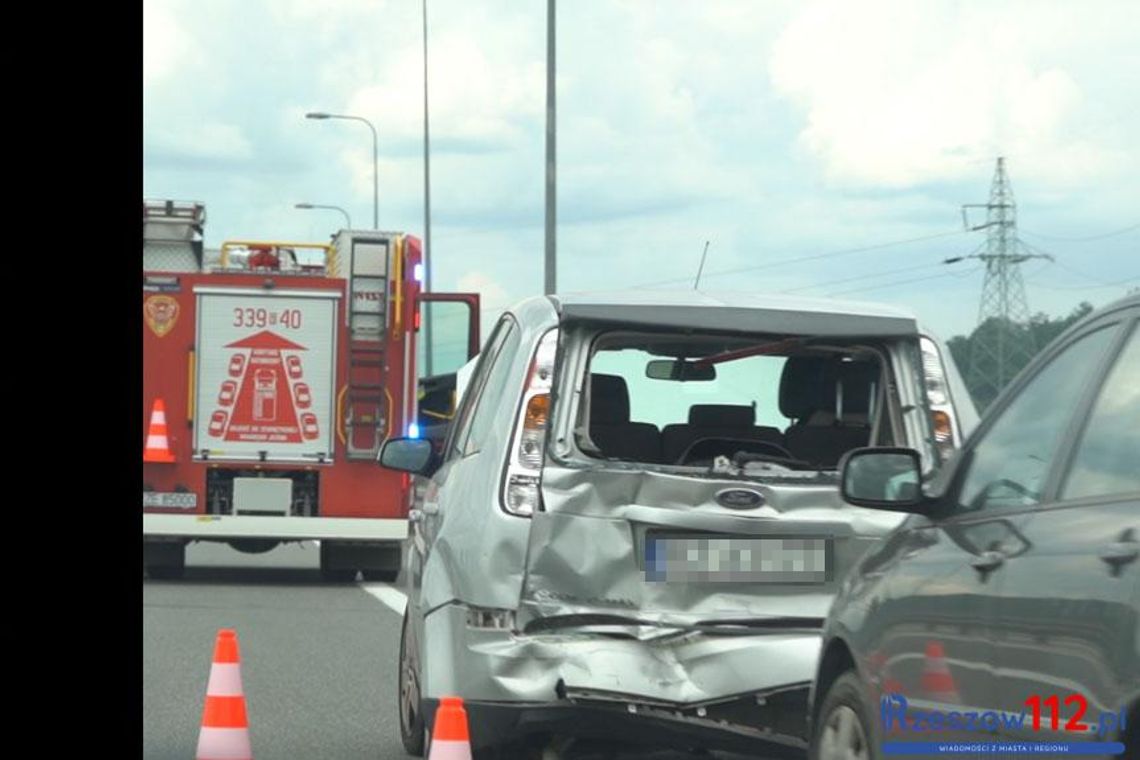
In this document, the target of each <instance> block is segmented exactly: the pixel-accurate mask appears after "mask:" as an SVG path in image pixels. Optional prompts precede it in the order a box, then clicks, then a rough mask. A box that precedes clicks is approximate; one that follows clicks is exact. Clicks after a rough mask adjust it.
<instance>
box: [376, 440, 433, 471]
mask: <svg viewBox="0 0 1140 760" xmlns="http://www.w3.org/2000/svg"><path fill="white" fill-rule="evenodd" d="M434 455H435V450H434V449H433V448H432V445H431V441H428V440H425V439H423V438H392V439H391V440H389V441H387V442H386V443H385V444H384V448H382V449H380V466H381V467H387V468H388V469H389V470H399V471H400V472H410V473H413V474H415V475H426V474H428V471H429V470H430V469H431V465H432V464H433V460H434V459H435V456H434Z"/></svg>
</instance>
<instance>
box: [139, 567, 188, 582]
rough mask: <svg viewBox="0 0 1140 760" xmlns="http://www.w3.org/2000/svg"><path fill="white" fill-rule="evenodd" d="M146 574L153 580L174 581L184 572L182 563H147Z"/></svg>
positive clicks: (184, 568)
mask: <svg viewBox="0 0 1140 760" xmlns="http://www.w3.org/2000/svg"><path fill="white" fill-rule="evenodd" d="M146 574H147V575H148V576H150V579H151V580H154V581H176V580H179V579H181V578H182V576H183V575H185V574H186V567H185V566H183V565H147V568H146Z"/></svg>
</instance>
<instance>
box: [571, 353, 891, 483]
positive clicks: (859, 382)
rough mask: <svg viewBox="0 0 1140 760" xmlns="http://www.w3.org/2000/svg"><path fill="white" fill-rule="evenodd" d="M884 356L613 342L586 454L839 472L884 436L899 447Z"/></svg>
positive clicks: (599, 381)
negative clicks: (857, 451)
mask: <svg viewBox="0 0 1140 760" xmlns="http://www.w3.org/2000/svg"><path fill="white" fill-rule="evenodd" d="M884 350H885V348H884V347H883V346H881V345H874V344H869V343H865V342H855V341H850V342H844V341H841V340H835V339H832V338H829V339H826V340H812V339H810V338H801V337H779V336H776V337H765V338H752V339H747V338H736V337H734V338H725V337H718V336H712V335H707V336H699V335H698V336H693V335H661V334H652V335H644V334H631V333H606V334H603V335H601V336H599V337H598V338H597V340H596V341H595V344H594V348H593V351H592V355H591V360H590V365H589V369H588V381H587V386H588V387H587V388H586V389H585V397H586V403H585V405H584V407H583V410H582V414H583V417H582V418H581V422H582V423H585V424H580V425H579V426H578V431H579V434H578V445H579V447H580V448H581V449H582V451H583V452H584V453H586V454H587V455H588V456H592V457H595V458H600V459H611V460H622V461H631V462H643V463H650V464H662V465H688V466H709V465H711V464H712V463H713V462H714V461H715V460H716V459H717V458H718V457H727V458H729V459H730V460H733V461H734V463H735V464H737V465H740V464H742V463H752V462H765V463H769V464H771V465H775V466H778V467H780V468H786V469H790V470H820V469H835V467H836V465H837V463H838V462H839V460H840V458H841V457H842V456H843V454H844V453H845V452H847V451H849V450H850V449H853V448H858V447H860V446H867V445H870V444H871V441H872V437H874V438H875V440H876V441H877V442H878V443H880V444H884V443H889V441H890V438H891V436H890V433H889V431H888V430H887V428H889V424H887V418H888V415H885V414H882V413H881V409H882V408H883V407H884V405H885V401H886V398H887V397H886V394H885V393H884V392H883V391H884V388H883V367H884V363H883V362H882V360H881V357H883V356H884V353H883V352H884ZM587 420H588V422H586V421H587ZM583 433H587V434H585V435H584V434H583Z"/></svg>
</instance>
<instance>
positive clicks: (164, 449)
mask: <svg viewBox="0 0 1140 760" xmlns="http://www.w3.org/2000/svg"><path fill="white" fill-rule="evenodd" d="M143 461H144V462H173V461H175V460H174V452H172V451H171V450H170V440H169V439H168V438H167V437H166V404H164V403H163V402H162V399H160V398H156V399H155V400H154V409H152V410H151V413H150V429H149V430H148V431H147V434H146V448H145V449H143Z"/></svg>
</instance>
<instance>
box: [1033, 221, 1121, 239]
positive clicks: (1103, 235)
mask: <svg viewBox="0 0 1140 760" xmlns="http://www.w3.org/2000/svg"><path fill="white" fill-rule="evenodd" d="M1134 230H1140V223H1137V224H1133V225H1130V226H1128V227H1124V228H1123V229H1119V230H1113V231H1112V232H1103V233H1101V234H1099V235H1087V236H1083V237H1068V236H1062V235H1042V234H1041V233H1040V232H1032V231H1030V230H1027V229H1022V230H1021V231H1022V232H1024V233H1025V234H1026V235H1030V236H1032V237H1037V238H1041V239H1042V240H1055V241H1058V242H1062V243H1085V242H1088V241H1090V240H1104V239H1105V238H1110V237H1116V236H1117V235H1125V234H1127V233H1129V232H1133V231H1134Z"/></svg>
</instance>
